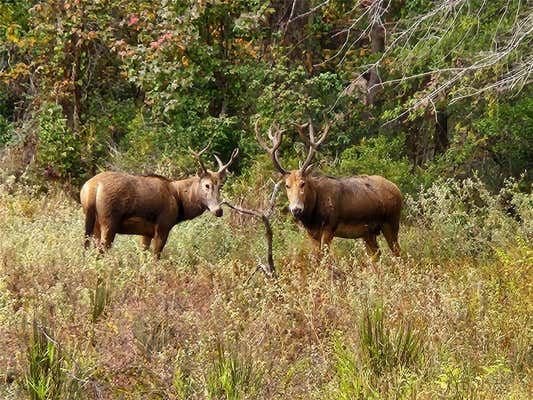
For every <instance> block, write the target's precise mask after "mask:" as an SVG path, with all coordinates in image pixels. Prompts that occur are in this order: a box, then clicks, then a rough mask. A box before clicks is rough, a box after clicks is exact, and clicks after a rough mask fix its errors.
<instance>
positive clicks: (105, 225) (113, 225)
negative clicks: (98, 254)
mask: <svg viewBox="0 0 533 400" xmlns="http://www.w3.org/2000/svg"><path fill="white" fill-rule="evenodd" d="M118 227H119V223H118V221H115V220H114V219H111V218H109V219H107V220H106V221H105V222H102V223H101V224H100V230H101V234H100V243H101V246H100V247H101V249H102V250H103V251H106V250H109V249H110V248H111V245H112V244H113V240H115V235H116V234H117V231H118Z"/></svg>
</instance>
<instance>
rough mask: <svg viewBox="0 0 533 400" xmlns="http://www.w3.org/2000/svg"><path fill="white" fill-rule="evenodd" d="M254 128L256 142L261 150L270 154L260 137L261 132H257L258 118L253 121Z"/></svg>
mask: <svg viewBox="0 0 533 400" xmlns="http://www.w3.org/2000/svg"><path fill="white" fill-rule="evenodd" d="M254 127H255V138H256V139H257V142H258V143H259V145H260V146H261V147H262V148H263V150H266V151H267V152H270V150H269V147H268V146H267V144H266V142H265V141H264V140H263V138H262V137H261V132H260V131H259V118H258V119H257V120H256V121H255V124H254ZM269 137H270V134H269Z"/></svg>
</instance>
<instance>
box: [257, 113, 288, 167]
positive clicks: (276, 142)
mask: <svg viewBox="0 0 533 400" xmlns="http://www.w3.org/2000/svg"><path fill="white" fill-rule="evenodd" d="M273 128H274V129H275V131H276V132H275V133H273V132H272V130H273ZM284 132H285V129H279V127H278V125H277V124H272V125H271V126H270V128H268V133H267V134H268V137H269V139H270V140H271V141H272V147H268V146H267V145H266V143H265V142H264V141H263V139H262V138H261V133H260V132H259V119H257V120H256V121H255V136H256V137H257V141H258V142H259V145H260V146H261V147H262V148H263V149H264V150H266V152H267V153H268V154H270V158H271V159H272V163H273V164H274V167H275V168H276V169H277V170H278V171H279V172H281V173H282V174H284V175H285V174H287V170H285V169H284V168H283V167H282V166H281V164H280V162H279V160H278V149H279V147H280V146H281V141H282V139H283V133H284Z"/></svg>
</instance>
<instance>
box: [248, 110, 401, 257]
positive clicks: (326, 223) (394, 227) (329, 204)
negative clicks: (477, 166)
mask: <svg viewBox="0 0 533 400" xmlns="http://www.w3.org/2000/svg"><path fill="white" fill-rule="evenodd" d="M295 126H296V128H297V131H298V135H299V136H300V138H301V139H302V141H303V142H304V143H305V144H306V146H307V147H308V152H307V157H306V158H305V160H304V162H303V163H302V164H301V165H300V168H299V169H294V170H286V169H285V168H283V167H282V165H281V163H280V161H279V158H278V150H279V148H280V146H281V143H282V139H283V134H284V132H285V130H284V129H280V127H279V126H278V125H277V124H276V123H274V124H272V125H271V126H270V128H269V129H268V131H267V135H268V138H269V139H270V141H271V142H272V146H269V145H268V144H267V142H266V141H265V140H264V139H263V138H262V133H261V130H260V127H259V119H258V120H257V121H256V122H255V133H256V138H257V141H258V143H259V145H260V146H261V147H262V148H263V149H264V150H265V151H266V152H267V153H268V154H269V155H270V159H271V161H272V163H273V165H274V168H275V169H276V170H277V171H278V172H279V173H280V174H281V177H282V179H283V180H284V182H285V189H286V193H287V198H288V200H289V210H290V212H291V214H292V215H293V217H294V219H295V220H296V221H297V223H298V224H299V225H301V226H303V227H304V228H305V230H306V231H307V233H308V235H309V237H310V238H311V240H312V242H313V243H314V244H315V247H317V248H318V249H319V250H321V251H322V250H326V251H327V249H329V246H330V243H331V241H332V240H333V238H334V237H340V238H347V239H358V238H362V239H363V240H364V243H365V247H366V251H367V253H368V255H369V256H370V258H371V259H372V260H373V261H377V260H379V258H380V254H381V251H380V249H379V245H378V242H377V236H378V235H379V234H380V233H383V235H384V236H385V239H386V241H387V244H388V246H389V248H390V249H391V251H392V253H393V255H394V256H396V257H399V256H400V246H399V244H398V232H399V228H400V213H401V210H402V203H403V200H402V194H401V192H400V190H399V189H398V187H397V186H396V185H395V184H394V183H392V182H391V181H389V180H387V179H385V178H384V177H382V176H379V175H371V176H369V175H357V176H350V177H345V178H335V177H330V176H322V175H315V174H313V173H312V171H313V163H312V161H313V157H314V156H315V154H316V152H317V150H318V148H319V147H320V146H321V145H322V144H323V143H324V141H325V140H326V138H327V137H328V133H329V131H330V128H331V122H327V123H326V124H325V126H324V128H323V129H322V132H321V133H320V135H319V137H318V139H316V138H315V129H314V126H313V124H312V122H311V120H309V121H308V122H307V123H305V124H303V125H296V124H295ZM306 129H307V135H306V132H305V131H306Z"/></svg>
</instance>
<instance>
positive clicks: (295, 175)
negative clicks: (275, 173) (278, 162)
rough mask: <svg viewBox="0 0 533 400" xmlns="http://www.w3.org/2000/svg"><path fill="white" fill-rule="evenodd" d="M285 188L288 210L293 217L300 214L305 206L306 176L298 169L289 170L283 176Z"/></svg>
mask: <svg viewBox="0 0 533 400" xmlns="http://www.w3.org/2000/svg"><path fill="white" fill-rule="evenodd" d="M285 189H286V190H287V197H288V199H289V210H290V211H291V213H292V215H294V216H295V217H299V216H301V215H302V214H303V212H304V207H305V193H306V190H307V185H306V177H305V176H304V175H303V174H302V173H301V171H299V170H294V171H290V172H289V173H288V174H287V175H286V176H285Z"/></svg>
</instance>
